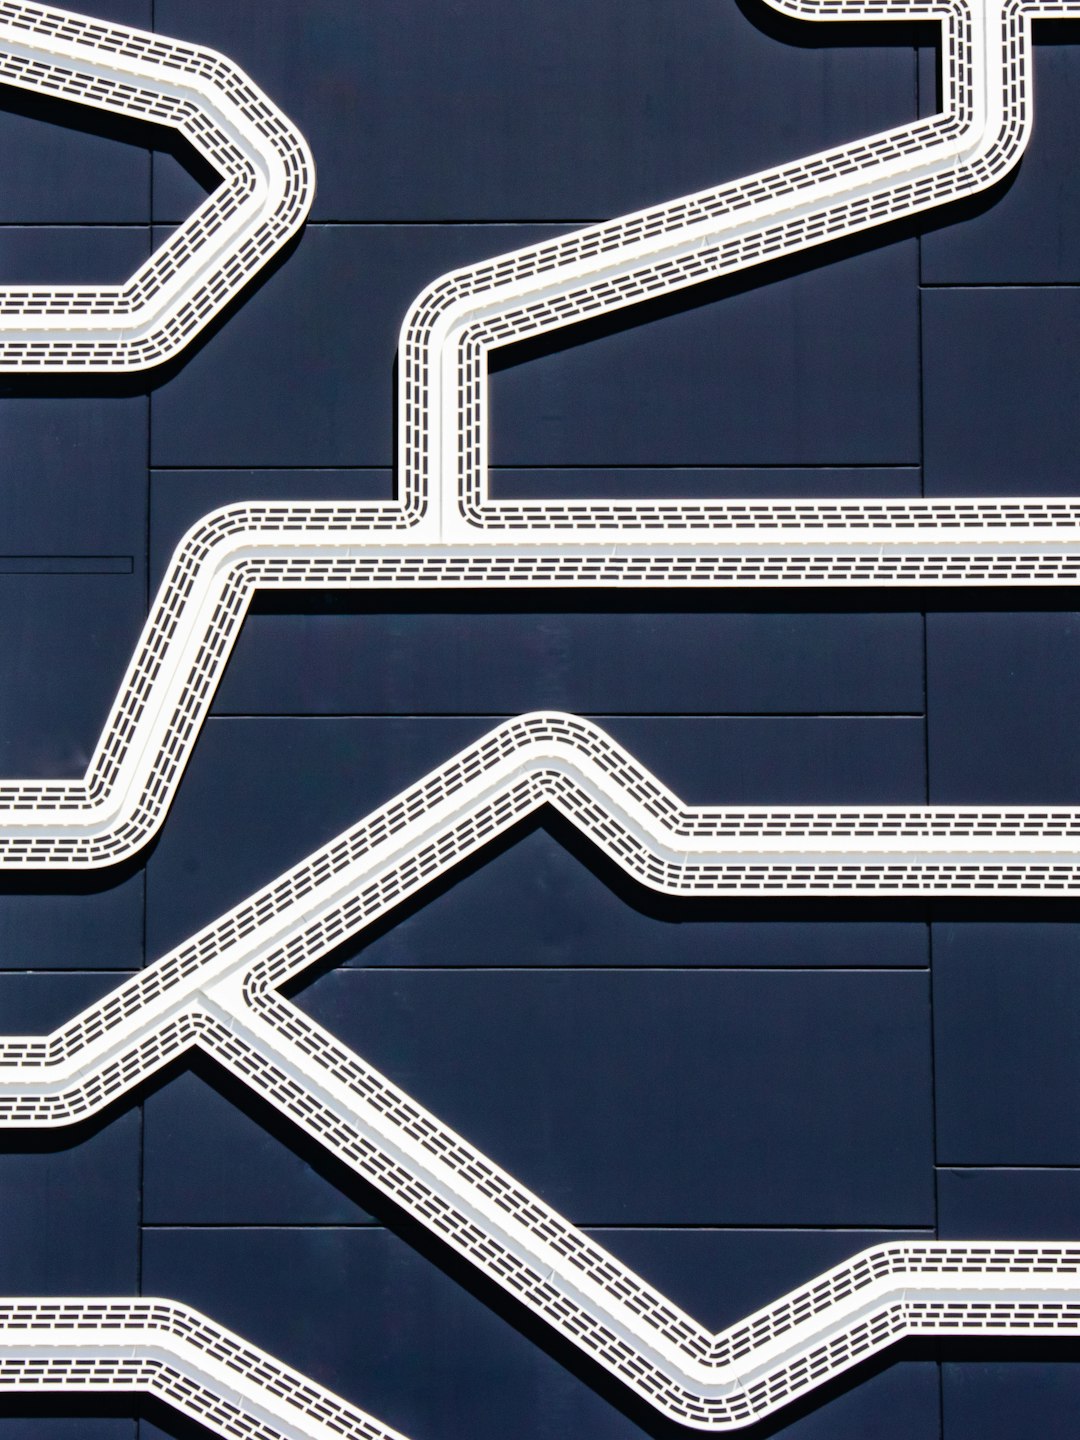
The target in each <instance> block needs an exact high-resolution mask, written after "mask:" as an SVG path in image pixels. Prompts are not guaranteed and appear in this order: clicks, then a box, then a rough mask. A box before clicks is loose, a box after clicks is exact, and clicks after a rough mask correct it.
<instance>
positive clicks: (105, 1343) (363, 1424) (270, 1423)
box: [0, 1299, 402, 1440]
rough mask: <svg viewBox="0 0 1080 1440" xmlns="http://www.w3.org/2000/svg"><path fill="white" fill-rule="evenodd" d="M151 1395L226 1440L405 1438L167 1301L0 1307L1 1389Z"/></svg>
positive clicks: (33, 1302) (9, 1303) (14, 1303)
mask: <svg viewBox="0 0 1080 1440" xmlns="http://www.w3.org/2000/svg"><path fill="white" fill-rule="evenodd" d="M109 1390H119V1391H126V1392H141V1393H144V1394H149V1395H154V1396H157V1397H158V1398H159V1399H161V1400H164V1401H165V1402H166V1403H167V1404H169V1405H171V1406H172V1407H173V1408H174V1409H176V1410H178V1411H179V1412H180V1413H181V1414H183V1415H187V1416H188V1417H190V1418H191V1419H193V1420H196V1421H198V1422H199V1423H200V1424H202V1425H205V1426H206V1428H207V1429H208V1430H209V1431H210V1432H211V1433H212V1434H215V1435H220V1436H224V1437H227V1440H331V1437H335V1436H336V1437H340V1440H402V1437H401V1436H400V1435H399V1433H398V1432H397V1431H395V1430H391V1429H389V1428H388V1427H386V1426H384V1425H380V1424H379V1422H378V1421H376V1420H373V1419H372V1418H371V1416H370V1415H366V1414H364V1412H363V1411H360V1410H356V1409H355V1408H353V1407H352V1406H350V1405H348V1404H346V1403H345V1401H343V1400H341V1399H340V1398H339V1397H338V1396H336V1395H334V1394H332V1393H331V1392H330V1391H328V1390H324V1389H323V1388H322V1387H321V1386H319V1385H317V1384H316V1383H315V1382H314V1381H313V1380H309V1379H307V1378H306V1377H305V1376H303V1375H300V1374H298V1373H297V1372H295V1371H293V1370H290V1369H288V1368H287V1367H286V1366H284V1365H282V1364H281V1363H280V1362H279V1361H277V1360H275V1359H273V1358H272V1357H271V1356H269V1355H267V1354H265V1353H264V1352H263V1351H261V1350H259V1349H257V1348H256V1347H255V1346H254V1345H251V1344H249V1343H248V1342H246V1341H243V1340H241V1339H239V1338H238V1337H237V1336H235V1335H233V1334H231V1333H230V1332H229V1331H227V1330H225V1329H223V1328H222V1327H220V1326H218V1325H216V1324H214V1323H213V1322H212V1321H210V1320H208V1319H207V1318H206V1317H205V1316H203V1315H200V1314H199V1313H198V1312H197V1311H195V1310H191V1309H189V1308H188V1307H187V1306H183V1305H178V1304H176V1303H175V1302H174V1301H169V1300H141V1299H131V1300H113V1299H103V1300H97V1299H95V1300H0V1391H19V1392H22V1393H27V1392H29V1393H34V1392H36V1393H39V1394H43V1393H44V1394H48V1393H52V1392H55V1391H64V1392H71V1391H81V1392H84V1393H100V1392H102V1391H109Z"/></svg>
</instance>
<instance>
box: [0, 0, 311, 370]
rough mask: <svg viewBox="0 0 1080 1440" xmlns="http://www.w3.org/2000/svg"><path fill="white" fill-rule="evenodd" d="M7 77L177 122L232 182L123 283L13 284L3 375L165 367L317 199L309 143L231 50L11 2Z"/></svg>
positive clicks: (2, 66) (4, 314) (0, 65)
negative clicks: (219, 51) (221, 52)
mask: <svg viewBox="0 0 1080 1440" xmlns="http://www.w3.org/2000/svg"><path fill="white" fill-rule="evenodd" d="M0 83H4V84H8V85H16V86H18V87H20V88H21V89H25V90H32V91H36V92H38V93H40V94H44V95H48V96H50V97H52V98H54V99H61V100H70V101H73V102H74V103H76V104H83V105H92V106H94V107H96V108H98V109H103V110H108V111H111V112H112V113H113V114H118V115H123V116H127V117H128V118H131V119H137V120H146V121H151V122H153V123H155V124H158V125H166V126H168V127H170V128H172V129H175V130H177V131H178V132H179V133H180V134H181V135H183V136H184V137H185V139H187V140H188V141H189V142H190V143H191V144H192V145H193V146H194V148H195V149H196V150H198V151H199V152H200V154H201V155H202V156H203V157H204V158H205V159H206V160H207V161H208V162H209V163H210V164H211V165H212V166H213V168H214V169H215V170H216V171H218V173H219V174H220V175H221V177H222V181H223V183H222V185H221V186H220V187H219V188H218V189H217V190H216V191H215V192H214V193H213V194H212V195H210V196H209V197H208V198H207V200H206V201H205V202H204V203H203V204H202V205H201V206H200V207H199V208H198V210H196V212H195V213H194V215H192V216H191V217H190V218H189V219H188V220H187V221H186V222H185V223H184V224H183V225H181V226H180V227H179V229H177V230H176V231H175V232H174V233H173V234H172V235H171V236H170V237H169V238H168V239H167V240H166V241H165V242H164V244H163V245H162V246H161V247H160V248H159V249H158V250H156V251H155V253H154V254H153V255H152V256H151V257H150V259H149V260H147V261H146V263H145V264H144V265H143V266H142V267H141V268H140V269H139V270H138V271H137V272H136V273H135V274H134V275H133V276H132V277H131V278H130V279H129V280H128V281H127V282H126V283H125V284H123V285H120V286H98V287H87V286H81V287H74V286H63V287H42V286H16V287H11V288H8V289H3V290H0V371H7V372H39V371H52V370H61V371H65V372H70V371H79V372H85V371H125V372H127V371H132V370H141V369H145V368H147V367H148V366H152V365H157V364H160V363H161V362H162V361H164V360H167V359H169V358H170V357H171V356H173V355H176V354H178V353H179V352H180V351H181V350H183V349H184V348H185V347H186V346H187V345H189V344H190V343H191V341H192V340H193V339H194V338H195V336H196V335H197V334H198V333H199V331H200V330H202V329H203V328H204V327H205V326H206V325H207V324H208V323H209V322H210V321H211V320H212V319H213V318H214V316H215V315H217V314H218V313H219V312H220V311H221V310H222V308H223V307H224V306H225V305H226V304H227V303H228V302H229V300H230V299H232V297H233V296H234V295H236V294H237V292H238V291H239V290H240V289H241V288H242V287H243V286H245V285H246V284H247V283H248V281H250V280H251V279H252V277H253V276H254V275H255V274H257V272H258V271H259V270H261V269H262V267H263V266H264V265H265V264H266V262H267V261H268V260H269V259H270V258H271V256H272V255H274V254H275V253H276V252H277V251H278V250H280V249H281V247H282V246H283V245H284V244H286V243H287V241H288V240H289V239H290V238H291V237H292V236H293V235H295V234H296V233H297V231H298V230H299V228H300V226H301V225H302V224H303V221H304V219H305V218H306V216H307V213H308V211H309V209H310V207H311V202H312V199H313V198H314V193H315V169H314V163H313V161H312V159H311V155H310V152H309V151H308V148H307V145H306V143H305V141H304V140H303V138H302V136H300V135H299V133H298V132H297V131H296V129H295V127H294V126H293V125H292V124H291V123H290V122H289V121H288V120H287V119H286V118H285V116H284V115H282V114H281V112H280V111H279V110H278V109H277V108H276V107H275V106H274V105H273V104H272V103H271V102H270V101H269V100H268V99H267V97H266V96H265V95H263V94H262V92H261V91H260V90H258V89H257V88H256V86H255V85H253V84H252V82H251V81H250V80H249V79H248V78H247V76H246V75H244V74H243V73H242V72H241V71H240V70H238V69H237V68H236V66H234V65H233V64H232V63H231V62H229V61H228V60H226V59H225V58H224V57H223V56H220V55H216V54H214V53H212V52H210V51H203V50H200V49H198V48H196V47H194V46H191V45H185V44H182V43H180V42H179V41H174V40H168V39H165V38H163V37H161V36H158V35H152V34H149V33H144V32H142V31H138V30H129V29H127V28H125V27H122V26H119V25H109V24H105V23H102V22H99V21H94V20H89V19H87V18H86V17H84V16H80V15H74V14H70V13H69V12H67V11H63V10H53V9H51V8H48V7H46V6H43V5H36V4H30V3H26V0H0ZM196 97H197V98H196Z"/></svg>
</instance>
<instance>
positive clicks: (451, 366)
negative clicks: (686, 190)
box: [0, 0, 1080, 867]
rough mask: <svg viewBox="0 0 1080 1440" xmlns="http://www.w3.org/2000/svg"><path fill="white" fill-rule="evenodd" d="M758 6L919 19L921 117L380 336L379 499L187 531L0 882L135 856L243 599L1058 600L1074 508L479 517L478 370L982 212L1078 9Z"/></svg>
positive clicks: (158, 816)
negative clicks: (1036, 67) (396, 354)
mask: <svg viewBox="0 0 1080 1440" xmlns="http://www.w3.org/2000/svg"><path fill="white" fill-rule="evenodd" d="M770 3H772V4H774V5H775V6H776V8H778V9H782V10H784V11H785V12H787V13H790V14H797V15H800V16H803V17H805V18H809V19H822V20H824V19H850V18H863V19H865V18H869V19H926V18H932V19H938V20H940V21H941V22H942V26H943V33H944V74H945V80H946V84H945V92H946V93H945V106H944V109H943V111H942V114H941V115H940V116H938V117H937V118H936V119H933V120H928V121H925V122H919V123H918V124H916V125H914V126H906V127H903V128H901V129H899V130H894V131H889V132H887V133H886V134H884V135H880V136H876V137H872V138H870V139H868V140H866V141H863V142H860V143H859V144H856V145H850V146H845V147H842V148H841V149H838V150H836V151H831V152H829V153H827V154H825V155H820V156H814V157H811V158H810V159H809V160H806V161H804V162H801V163H800V164H798V165H794V166H785V167H782V168H781V169H779V170H776V171H773V172H769V173H767V174H764V175H759V176H755V177H752V178H751V179H750V180H747V181H744V182H741V183H740V184H738V185H734V186H732V185H728V186H723V187H720V188H718V189H717V190H715V191H708V192H705V193H703V194H702V195H698V196H693V197H688V198H687V199H685V200H681V201H677V202H674V203H673V204H671V205H668V206H661V207H659V208H657V209H655V210H651V211H647V212H642V213H641V214H639V215H635V216H629V217H625V218H624V219H622V220H619V221H614V222H611V223H610V224H609V225H606V226H598V227H592V228H590V229H588V230H585V231H581V232H579V233H578V234H576V235H571V236H567V237H565V238H564V239H563V240H560V241H557V242H552V244H551V245H548V246H540V247H537V248H535V249H533V250H529V251H522V252H519V253H516V254H514V255H511V256H507V257H504V258H503V259H497V260H493V261H490V262H488V263H487V264H486V265H483V266H479V267H473V268H471V269H469V270H467V271H463V272H458V273H456V274H454V275H452V276H449V277H446V278H445V279H444V280H443V281H440V282H437V283H436V285H435V286H433V287H431V288H430V289H429V290H428V291H427V292H425V296H424V297H422V298H421V300H420V301H418V302H417V305H416V306H414V308H413V310H412V312H411V318H410V319H409V320H408V322H407V324H406V327H405V332H404V340H403V347H404V348H403V352H402V356H403V361H402V363H403V366H404V370H405V378H404V381H403V384H402V390H401V396H400V403H401V406H402V412H401V415H402V423H401V433H402V436H403V437H404V449H403V452H402V456H401V474H402V498H401V500H400V501H398V502H396V503H393V504H385V505H352V506H350V505H301V504H295V505H289V504H285V505H278V506H273V505H247V506H236V507H231V508H229V509H227V510H224V511H220V512H218V513H216V514H214V515H211V516H207V517H206V518H205V519H204V520H203V521H202V522H200V524H199V525H198V526H196V527H195V528H194V529H193V530H192V532H191V533H190V534H189V536H188V537H187V539H186V540H185V541H184V543H183V544H182V545H181V546H180V548H179V549H178V551H177V553H176V556H175V557H174V560H173V563H172V566H171V569H170V572H169V574H168V576H167V578H166V580H165V582H164V584H163V586H162V588H161V591H160V593H159V595H158V597H157V600H156V602H155V605H154V608H153V611H152V613H151V615H150V617H149V619H148V621H147V625H146V628H145V630H144V633H143V636H142V638H141V640H140V642H139V645H138V647H137V649H136V652H135V655H134V656H133V659H132V661H131V664H130V666H129V669H128V673H127V675H126V677H125V679H124V682H123V684H122V686H121V688H120V692H119V694H118V697H117V700H116V703H115V705H114V708H113V711H112V714H111V716H110V718H109V720H108V722H107V724H106V727H105V729H104V731H103V733H102V736H101V738H100V741H99V743H98V746H97V748H96V750H95V752H94V755H93V758H92V759H91V762H90V765H89V767H88V769H87V772H86V775H85V776H84V777H83V779H82V780H78V781H57V782H52V783H44V782H39V781H33V780H26V781H23V780H11V781H8V782H6V783H5V784H3V785H0V864H2V865H5V866H23V865H32V866H36V867H46V866H52V865H62V866H97V865H107V864H111V863H114V862H115V861H117V860H120V859H122V858H124V857H125V856H128V855H131V854H132V853H134V852H135V851H136V850H137V849H138V848H139V847H140V846H141V845H143V844H144V843H145V842H146V840H147V839H148V838H149V837H150V836H151V835H153V834H154V833H155V831H156V830H157V828H158V827H159V826H160V825H161V823H162V822H163V820H164V817H165V814H166V811H167V809H168V806H169V803H170V801H171V799H172V795H173V793H174V790H175V786H176V784H177V782H178V780H179V777H180V775H181V773H182V771H183V767H184V765H185V764H186V761H187V757H188V755H189V753H190V750H191V747H192V744H193V743H194V740H195V737H196V735H197V734H198V731H199V728H200V726H201V724H202V721H203V719H204V718H205V715H206V712H207V709H208V707H209V705H210V701H211V699H212V697H213V693H214V688H215V686H216V684H217V682H218V679H219V677H220V674H221V670H222V667H223V665H224V663H225V660H226V659H227V657H228V654H229V651H230V650H231V647H232V645H233V643H234V641H235V638H236V634H237V632H238V629H239V627H240V625H241V623H242V619H243V615H244V613H245V610H246V607H247V604H248V601H249V598H250V595H251V593H252V591H253V590H254V589H255V588H257V587H260V586H284V587H290V588H306V587H312V586H334V587H370V586H397V587H400V586H418V587H436V586H439V587H442V586H445V585H447V584H456V585H479V584H483V585H485V586H493V585H527V586H534V587H542V588H570V587H579V586H597V585H608V586H610V585H628V586H635V587H649V586H658V585H671V584H678V585H684V586H706V585H709V586H712V585H721V584H722V585H747V584H769V585H826V584H827V585H851V584H874V585H888V586H893V585H907V584H942V583H947V584H985V583H991V582H992V583H998V584H1015V585H1021V584H1035V583H1037V584H1071V583H1073V582H1074V581H1075V580H1076V579H1077V578H1078V577H1080V505H1078V504H1076V503H1074V502H1070V501H1054V500H1042V501H1039V500H1034V501H1022V500H1013V501H1009V500H1006V501H996V502H988V503H985V504H979V503H970V502H950V501H944V502H937V503H935V502H925V501H920V502H901V501H896V502H874V503H865V502H852V503H838V502H825V503H819V504H809V505H801V504H793V503H790V502H781V503H777V504H772V505H770V504H764V503H762V504H752V503H745V502H744V503H739V502H736V503H729V504H723V505H721V504H717V505H709V504H697V503H694V504H688V503H682V504H677V505H673V506H656V505H652V504H644V505H633V506H630V505H616V506H597V505H588V504H586V505H583V506H570V507H566V506H559V505H555V506H537V505H529V506H524V507H513V506H511V507H509V508H508V507H505V506H502V505H490V504H488V503H487V501H486V500H485V499H484V497H483V494H482V493H481V488H482V477H483V443H482V430H483V424H482V411H483V404H482V401H483V384H482V381H483V370H484V355H485V354H486V351H487V349H489V348H491V346H493V345H494V344H496V343H498V344H505V343H508V342H509V341H511V340H513V339H516V338H520V337H522V336H525V335H531V334H535V333H538V332H539V331H542V330H549V329H552V328H555V327H556V326H561V325H569V324H572V323H574V321H575V320H577V319H581V318H583V317H586V316H592V315H596V314H603V313H607V312H608V311H610V310H612V309H617V308H620V307H622V306H624V305H628V304H631V303H634V302H635V300H638V299H642V298H646V297H649V296H652V295H655V294H658V293H663V292H664V291H666V290H670V289H673V288H674V289H677V288H680V287H682V286H684V285H688V284H692V283H695V282H696V281H697V280H704V279H708V278H710V277H712V276H714V275H717V274H721V273H727V272H729V271H731V270H733V269H743V268H746V267H747V266H750V265H753V264H756V263H758V262H760V261H762V260H764V259H768V258H770V257H771V256H774V255H781V254H788V253H791V252H793V251H797V250H801V249H805V248H806V247H807V246H810V245H814V244H819V243H822V242H824V241H825V240H827V239H829V238H830V237H831V236H834V235H838V234H847V233H850V232H851V231H852V230H858V229H862V228H866V227H867V226H869V225H871V224H882V223H884V222H886V221H888V220H891V219H896V218H899V217H901V216H905V215H911V214H915V213H917V212H919V211H921V210H924V209H927V208H928V207H930V206H932V205H938V204H942V203H945V202H946V201H947V200H949V199H951V198H955V197H956V196H960V195H966V194H971V193H974V192H975V191H977V190H979V189H981V188H985V187H986V186H987V185H989V184H991V183H993V182H994V181H995V180H996V179H999V178H1000V177H1001V176H1002V175H1004V174H1005V173H1007V171H1008V170H1009V169H1010V168H1011V167H1012V166H1014V165H1015V164H1016V162H1017V160H1018V159H1019V157H1020V155H1021V153H1022V151H1023V148H1024V145H1025V144H1026V140H1027V136H1028V133H1029V130H1030V123H1031V97H1030V78H1029V69H1030V50H1031V36H1030V27H1031V21H1032V18H1033V17H1044V16H1052V15H1057V16H1068V15H1076V14H1080V0H1056V3H1051V0H1038V3H1035V0H940V3H936V4H929V5H914V4H906V3H900V0H866V3H852V0H770ZM0 318H2V317H0ZM447 372H453V375H455V376H457V380H456V381H455V383H454V384H453V385H451V384H449V383H444V381H445V376H446V374H447ZM440 377H442V378H440ZM447 437H449V438H447ZM454 437H456V438H454ZM451 449H453V451H454V456H453V457H452V456H451V455H450V451H451ZM454 457H456V458H454ZM635 533H638V534H639V535H640V538H634V537H635ZM807 849H808V852H809V853H810V854H814V853H815V846H814V844H813V843H812V842H811V843H809V844H808V846H807ZM972 849H973V853H974V854H976V855H978V853H979V848H978V847H977V846H975V847H972Z"/></svg>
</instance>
